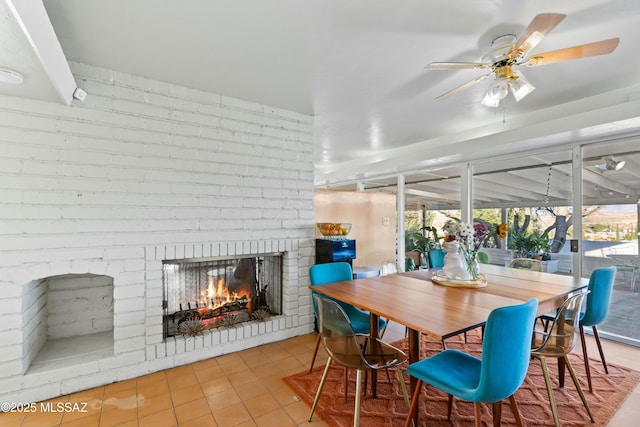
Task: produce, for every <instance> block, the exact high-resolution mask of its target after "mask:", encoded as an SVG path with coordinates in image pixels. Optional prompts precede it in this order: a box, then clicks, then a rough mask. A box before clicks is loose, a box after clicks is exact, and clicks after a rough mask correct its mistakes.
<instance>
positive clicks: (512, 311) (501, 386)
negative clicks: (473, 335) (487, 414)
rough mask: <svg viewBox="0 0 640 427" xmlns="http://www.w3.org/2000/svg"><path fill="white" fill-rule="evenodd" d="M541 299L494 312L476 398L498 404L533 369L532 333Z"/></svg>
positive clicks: (489, 321) (486, 335)
mask: <svg viewBox="0 0 640 427" xmlns="http://www.w3.org/2000/svg"><path fill="white" fill-rule="evenodd" d="M537 310H538V300H537V299H535V298H532V299H530V300H529V301H527V302H525V303H523V304H519V305H514V306H508V307H500V308H496V309H494V310H492V311H491V313H490V314H489V318H488V319H487V323H486V325H485V331H484V337H483V339H482V367H481V372H480V380H479V383H478V387H477V389H476V393H475V394H476V396H475V399H469V400H472V401H478V402H498V401H500V400H502V399H505V398H507V397H509V396H511V395H512V394H513V393H514V392H515V391H516V390H517V389H518V388H519V387H520V386H521V385H522V382H523V381H524V379H525V377H526V375H527V370H528V368H529V359H530V352H531V331H532V330H533V324H534V320H535V317H536V312H537Z"/></svg>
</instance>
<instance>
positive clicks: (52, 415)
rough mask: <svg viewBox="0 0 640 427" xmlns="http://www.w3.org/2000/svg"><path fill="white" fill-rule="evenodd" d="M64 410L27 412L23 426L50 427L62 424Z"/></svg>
mask: <svg viewBox="0 0 640 427" xmlns="http://www.w3.org/2000/svg"><path fill="white" fill-rule="evenodd" d="M62 415H63V413H62V412H39V409H38V412H35V413H30V414H27V416H26V418H25V419H24V421H22V426H24V427H49V426H57V425H60V422H61V421H62Z"/></svg>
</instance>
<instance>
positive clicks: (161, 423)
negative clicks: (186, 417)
mask: <svg viewBox="0 0 640 427" xmlns="http://www.w3.org/2000/svg"><path fill="white" fill-rule="evenodd" d="M177 425H178V422H177V421H176V416H175V413H174V412H173V408H169V409H164V410H161V411H159V412H154V413H152V414H150V415H146V416H141V417H140V418H139V420H138V426H139V427H175V426H177Z"/></svg>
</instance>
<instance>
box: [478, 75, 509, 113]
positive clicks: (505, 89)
mask: <svg viewBox="0 0 640 427" xmlns="http://www.w3.org/2000/svg"><path fill="white" fill-rule="evenodd" d="M508 94H509V81H508V80H507V79H504V78H498V79H496V81H495V82H494V83H493V84H492V85H491V86H490V87H489V90H488V91H487V93H486V95H485V96H484V98H482V101H481V103H482V105H484V106H485V107H493V108H497V107H498V106H499V105H500V101H502V100H503V99H504V98H505V97H506V96H507V95H508Z"/></svg>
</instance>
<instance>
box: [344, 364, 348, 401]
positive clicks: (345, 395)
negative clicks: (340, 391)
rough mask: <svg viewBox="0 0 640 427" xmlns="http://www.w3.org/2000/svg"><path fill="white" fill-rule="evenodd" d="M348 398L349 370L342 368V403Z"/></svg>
mask: <svg viewBox="0 0 640 427" xmlns="http://www.w3.org/2000/svg"><path fill="white" fill-rule="evenodd" d="M348 396H349V369H347V368H344V401H345V402H346V401H347V400H349V399H348Z"/></svg>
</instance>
